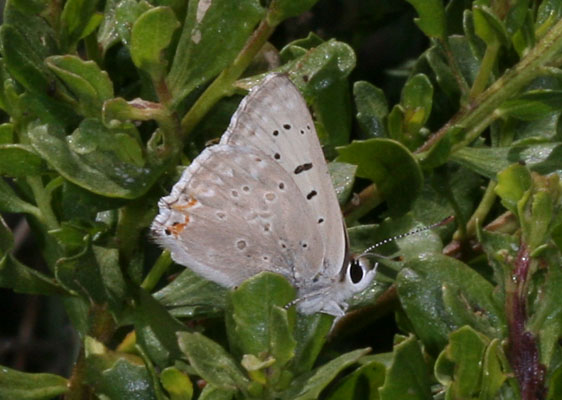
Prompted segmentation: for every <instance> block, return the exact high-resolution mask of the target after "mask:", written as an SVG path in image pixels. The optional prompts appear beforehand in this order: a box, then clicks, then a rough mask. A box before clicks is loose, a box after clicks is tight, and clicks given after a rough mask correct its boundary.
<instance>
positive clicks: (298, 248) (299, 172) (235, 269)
mask: <svg viewBox="0 0 562 400" xmlns="http://www.w3.org/2000/svg"><path fill="white" fill-rule="evenodd" d="M158 206H159V214H158V215H157V216H156V218H155V219H154V222H153V223H152V226H151V231H152V233H153V236H154V237H155V239H156V242H157V243H159V244H160V245H161V246H162V247H164V248H166V249H168V250H170V252H171V256H172V259H173V260H174V261H175V262H176V263H178V264H181V265H184V266H187V267H189V268H190V269H191V270H193V271H194V272H195V273H197V274H199V275H200V276H202V277H204V278H206V279H208V280H211V281H213V282H216V283H218V284H220V285H222V286H225V287H235V286H238V285H239V284H240V283H242V282H243V281H244V280H246V279H248V278H250V277H252V276H254V275H256V274H258V273H260V272H262V271H271V272H275V273H278V274H281V275H283V276H285V277H286V278H287V279H288V280H289V281H290V282H291V283H292V285H293V286H294V287H295V288H296V289H297V294H298V299H297V301H296V304H297V309H298V310H299V311H300V312H302V313H304V314H312V313H316V312H323V313H327V314H331V315H334V316H337V317H341V316H342V315H344V314H345V311H346V309H347V303H346V300H347V299H348V298H349V297H351V296H352V295H353V294H355V293H358V292H360V291H362V290H364V289H366V288H367V286H368V285H369V284H370V283H371V281H372V280H373V277H374V275H375V270H374V269H369V265H368V263H367V262H365V261H364V259H361V258H357V259H355V258H353V257H352V256H351V254H350V251H349V239H348V236H347V231H346V227H345V222H344V219H343V216H342V213H341V210H340V207H339V204H338V200H337V197H336V193H335V191H334V187H333V185H332V181H331V178H330V175H329V173H328V166H327V164H326V160H325V159H324V154H323V152H322V148H321V146H320V142H319V140H318V135H317V133H316V130H315V127H314V122H313V120H312V117H311V115H310V112H309V110H308V108H307V105H306V102H305V100H304V99H303V97H302V95H301V94H300V92H299V91H298V89H297V88H296V87H295V86H294V84H293V83H292V82H291V81H290V79H289V78H288V76H286V75H283V74H277V73H273V74H269V75H267V76H266V77H265V78H264V79H263V81H262V82H261V83H260V84H259V85H257V86H255V87H254V88H253V89H252V90H251V91H250V93H249V94H248V95H247V96H246V97H245V98H244V99H243V100H242V102H241V103H240V105H239V107H238V109H237V111H236V112H235V113H234V115H233V117H232V119H231V121H230V125H229V126H228V129H227V130H226V132H225V133H224V134H223V136H222V137H221V140H220V142H219V144H216V145H213V146H210V147H208V148H206V149H205V150H204V151H203V152H202V153H201V154H200V155H199V156H198V157H197V158H195V159H194V160H193V162H192V163H191V165H190V166H189V167H188V168H186V169H185V171H184V172H183V174H182V176H181V178H180V180H179V181H178V182H177V183H176V184H175V185H174V187H173V188H172V191H171V193H170V194H169V195H168V196H166V197H163V198H162V199H160V201H159V203H158Z"/></svg>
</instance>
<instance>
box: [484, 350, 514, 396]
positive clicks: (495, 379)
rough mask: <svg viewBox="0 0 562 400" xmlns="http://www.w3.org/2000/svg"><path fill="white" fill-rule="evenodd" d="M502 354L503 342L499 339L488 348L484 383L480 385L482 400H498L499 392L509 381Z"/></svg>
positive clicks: (485, 359)
mask: <svg viewBox="0 0 562 400" xmlns="http://www.w3.org/2000/svg"><path fill="white" fill-rule="evenodd" d="M500 352H502V348H501V342H500V340H498V339H494V340H492V342H491V343H490V344H489V345H488V347H487V348H486V352H485V354H484V360H483V362H482V372H483V374H482V383H481V385H480V398H481V399H482V400H493V399H497V396H498V392H499V390H500V388H501V387H502V385H503V383H504V382H505V381H506V379H507V374H508V373H509V372H507V371H506V372H504V371H503V370H502V365H501V361H500V359H499V353H500Z"/></svg>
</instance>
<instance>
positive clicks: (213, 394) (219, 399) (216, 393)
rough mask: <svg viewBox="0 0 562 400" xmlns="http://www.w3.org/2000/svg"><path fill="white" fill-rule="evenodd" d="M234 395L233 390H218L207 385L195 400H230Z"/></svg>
mask: <svg viewBox="0 0 562 400" xmlns="http://www.w3.org/2000/svg"><path fill="white" fill-rule="evenodd" d="M235 393H236V392H235V391H233V390H226V389H219V388H217V387H215V386H213V385H210V384H208V383H207V385H205V387H204V388H203V390H202V391H201V394H200V395H199V398H198V399H197V400H231V399H232V398H233V397H234V394H235Z"/></svg>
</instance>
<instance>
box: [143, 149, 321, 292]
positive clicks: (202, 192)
mask: <svg viewBox="0 0 562 400" xmlns="http://www.w3.org/2000/svg"><path fill="white" fill-rule="evenodd" d="M295 193H298V188H297V187H296V184H295V183H294V182H293V181H292V179H291V178H290V176H288V174H287V173H286V171H285V170H284V169H282V168H281V167H280V166H279V165H278V164H277V163H275V162H274V161H272V160H270V159H269V158H268V157H267V156H266V155H264V154H263V153H260V152H259V151H256V149H253V148H248V147H244V146H231V145H224V144H219V145H216V146H212V147H209V148H207V149H205V150H204V151H203V152H202V153H201V154H200V155H199V157H197V158H196V159H195V160H194V161H193V162H192V164H191V165H190V166H189V167H188V168H187V169H186V170H185V171H184V173H183V175H182V178H181V179H180V180H179V181H178V183H176V185H175V186H174V187H173V189H172V192H171V193H170V195H169V196H166V197H164V198H162V199H161V200H160V202H159V207H160V213H159V215H158V216H157V217H156V219H155V220H154V222H153V225H152V232H153V235H154V237H155V239H156V241H157V242H158V243H159V244H160V245H162V246H163V247H165V248H168V249H170V251H171V254H172V259H173V260H174V261H175V262H177V263H178V264H181V265H185V266H188V267H190V268H191V269H193V270H194V271H195V272H196V273H198V274H199V275H201V276H203V277H204V278H206V279H209V280H211V281H214V282H217V283H219V284H221V285H223V286H226V287H232V286H236V285H239V284H240V283H241V282H242V281H244V280H245V279H247V278H249V277H251V276H253V275H255V274H257V273H259V272H261V271H263V270H267V271H272V272H277V273H280V274H282V275H284V276H286V277H287V278H289V280H291V282H292V283H293V284H295V283H296V282H297V281H298V280H300V279H301V278H302V276H301V273H302V270H304V271H308V270H309V268H307V267H306V266H309V265H318V264H320V263H321V262H322V259H321V254H320V253H318V252H315V251H314V249H315V248H318V246H320V245H321V244H322V239H321V238H320V236H319V234H318V232H317V231H316V230H315V229H314V224H313V221H312V219H311V216H310V214H309V213H308V212H307V211H308V210H307V206H306V204H305V201H304V199H301V198H300V197H299V196H295Z"/></svg>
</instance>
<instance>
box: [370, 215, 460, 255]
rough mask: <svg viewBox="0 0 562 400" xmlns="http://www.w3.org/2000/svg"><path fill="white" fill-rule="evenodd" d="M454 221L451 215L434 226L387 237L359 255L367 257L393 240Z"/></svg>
mask: <svg viewBox="0 0 562 400" xmlns="http://www.w3.org/2000/svg"><path fill="white" fill-rule="evenodd" d="M454 219H455V217H454V216H453V215H449V216H448V217H447V218H444V219H442V220H441V221H439V222H436V223H434V224H431V225H427V226H422V227H421V228H417V229H414V230H413V231H410V232H406V233H401V234H400V235H396V236H392V237H389V238H387V239H384V240H381V241H380V242H378V243H375V244H374V245H372V246H371V247H369V248H368V249H366V250H365V251H364V252H363V254H361V257H363V256H366V255H369V253H371V251H373V250H374V249H376V248H377V247H380V246H382V245H383V244H387V243H390V242H393V241H395V240H398V239H402V238H405V237H407V236H412V235H416V234H418V233H420V232H424V231H429V230H430V229H434V228H437V227H440V226H443V225H447V224H448V223H450V222H452V221H453V220H454Z"/></svg>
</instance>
